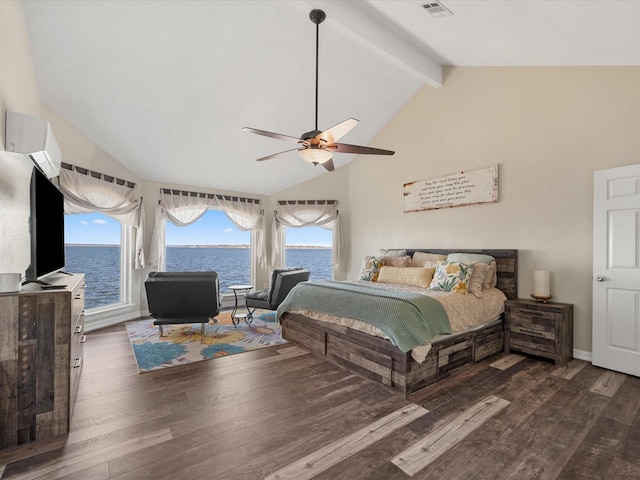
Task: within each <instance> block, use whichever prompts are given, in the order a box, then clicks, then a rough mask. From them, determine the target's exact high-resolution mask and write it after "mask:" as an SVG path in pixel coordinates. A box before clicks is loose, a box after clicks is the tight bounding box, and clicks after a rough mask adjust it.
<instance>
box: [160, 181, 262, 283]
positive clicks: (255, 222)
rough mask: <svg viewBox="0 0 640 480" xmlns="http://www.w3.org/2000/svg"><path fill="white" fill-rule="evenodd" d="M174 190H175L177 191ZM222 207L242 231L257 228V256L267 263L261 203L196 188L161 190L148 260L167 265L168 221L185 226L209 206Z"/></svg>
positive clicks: (163, 267) (162, 268)
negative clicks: (166, 226)
mask: <svg viewBox="0 0 640 480" xmlns="http://www.w3.org/2000/svg"><path fill="white" fill-rule="evenodd" d="M174 192H175V193H174ZM212 207H213V208H219V209H221V210H222V211H223V212H224V213H225V214H226V215H227V217H229V220H231V222H233V224H234V225H235V226H236V227H238V228H239V229H240V230H242V231H245V232H246V231H248V230H253V231H255V232H256V234H257V236H256V242H257V245H256V256H257V260H258V262H259V264H260V265H261V266H263V267H265V266H266V255H265V251H266V248H265V235H264V214H263V211H262V210H261V209H260V205H259V204H258V203H253V202H252V201H247V199H244V201H242V200H241V199H240V198H238V197H223V196H220V195H209V194H202V193H196V192H182V191H174V190H164V189H163V190H162V191H161V193H160V201H159V203H158V206H157V207H156V212H155V223H154V226H153V233H152V238H151V246H150V249H149V262H150V265H151V267H152V268H155V269H157V270H158V271H164V270H165V269H166V266H167V265H166V257H165V254H166V241H165V228H164V227H165V223H166V222H167V220H168V221H170V222H171V223H173V224H175V225H178V226H179V227H184V226H186V225H190V224H192V223H193V222H195V221H196V220H198V219H199V218H200V217H202V215H204V214H205V212H206V211H207V210H208V209H209V208H212Z"/></svg>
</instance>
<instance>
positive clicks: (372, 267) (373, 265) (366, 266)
mask: <svg viewBox="0 0 640 480" xmlns="http://www.w3.org/2000/svg"><path fill="white" fill-rule="evenodd" d="M381 266H382V257H373V256H370V255H365V256H364V260H362V267H361V268H360V280H368V281H369V282H375V281H376V278H377V277H378V271H379V270H380V267H381Z"/></svg>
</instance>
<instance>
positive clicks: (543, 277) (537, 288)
mask: <svg viewBox="0 0 640 480" xmlns="http://www.w3.org/2000/svg"><path fill="white" fill-rule="evenodd" d="M549 277H550V275H549V272H547V271H544V270H539V271H536V272H533V294H534V295H536V296H539V297H549V296H551V288H550V287H551V285H550V283H551V282H550V278H549Z"/></svg>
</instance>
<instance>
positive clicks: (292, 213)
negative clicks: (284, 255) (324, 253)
mask: <svg viewBox="0 0 640 480" xmlns="http://www.w3.org/2000/svg"><path fill="white" fill-rule="evenodd" d="M278 203H279V205H278V210H276V211H274V212H273V224H272V226H271V230H272V231H271V264H272V265H275V261H276V256H277V255H278V254H279V253H280V244H281V242H282V230H283V229H284V227H293V228H295V227H321V228H325V229H327V230H333V244H332V248H333V252H332V254H333V256H332V264H333V266H334V268H338V267H339V266H340V264H341V262H342V226H341V224H340V216H339V212H338V202H337V201H334V200H325V201H317V200H311V201H291V202H287V201H280V202H278Z"/></svg>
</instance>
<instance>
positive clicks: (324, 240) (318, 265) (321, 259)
mask: <svg viewBox="0 0 640 480" xmlns="http://www.w3.org/2000/svg"><path fill="white" fill-rule="evenodd" d="M332 241H333V232H332V231H331V230H326V229H324V228H320V227H297V228H291V227H289V228H287V229H286V233H285V242H286V250H285V265H286V266H287V267H304V268H306V269H307V270H309V271H310V272H311V275H310V276H309V278H310V279H311V280H320V279H332V278H333V267H332V265H331V257H332V254H333V251H332V249H331V245H332Z"/></svg>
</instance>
